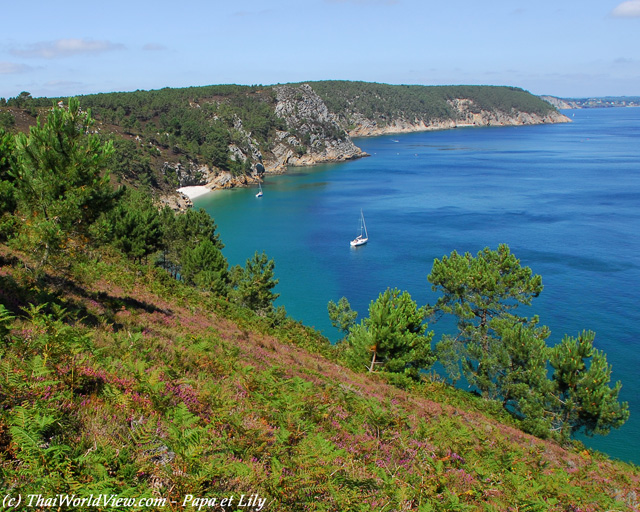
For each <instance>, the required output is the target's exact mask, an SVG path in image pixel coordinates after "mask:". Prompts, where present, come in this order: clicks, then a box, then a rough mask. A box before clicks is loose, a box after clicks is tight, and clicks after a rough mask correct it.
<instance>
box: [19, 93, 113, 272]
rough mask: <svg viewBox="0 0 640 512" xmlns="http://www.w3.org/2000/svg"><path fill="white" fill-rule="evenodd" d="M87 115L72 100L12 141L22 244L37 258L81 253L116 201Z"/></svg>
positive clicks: (104, 151) (104, 152)
mask: <svg viewBox="0 0 640 512" xmlns="http://www.w3.org/2000/svg"><path fill="white" fill-rule="evenodd" d="M92 122H93V121H92V119H91V115H90V113H88V112H83V111H82V110H81V109H80V105H79V103H78V100H77V99H74V98H72V99H70V100H69V106H68V108H63V107H54V108H53V109H52V110H51V111H50V112H49V113H48V115H47V119H46V121H45V122H44V123H42V122H41V121H40V119H38V123H37V125H36V126H33V127H31V129H30V131H29V135H26V134H24V133H20V134H18V135H17V136H16V160H17V161H16V165H15V166H14V169H13V177H14V178H15V182H14V185H15V187H16V194H15V195H16V200H17V211H18V215H19V216H20V217H22V218H24V220H25V223H24V225H23V229H22V234H23V237H22V242H23V244H25V245H26V247H28V248H31V249H32V250H34V251H35V252H36V253H37V254H38V256H39V259H40V261H39V266H42V265H44V264H45V263H46V262H47V261H48V260H49V257H50V256H51V255H55V254H59V253H61V252H66V251H68V250H69V249H76V250H79V249H82V247H83V246H84V245H86V243H87V242H88V241H89V239H90V226H91V224H92V223H94V222H95V221H96V220H97V219H98V218H99V217H100V215H101V214H103V213H104V212H106V211H108V210H109V209H110V208H111V207H112V206H113V202H114V200H115V198H116V196H117V193H116V192H114V190H113V187H112V186H111V185H110V183H109V173H108V172H107V169H106V166H107V162H108V158H109V156H110V155H111V153H112V151H113V148H112V145H111V144H110V143H107V144H103V143H102V142H101V141H100V138H99V137H98V135H90V134H89V128H90V126H91V125H92Z"/></svg>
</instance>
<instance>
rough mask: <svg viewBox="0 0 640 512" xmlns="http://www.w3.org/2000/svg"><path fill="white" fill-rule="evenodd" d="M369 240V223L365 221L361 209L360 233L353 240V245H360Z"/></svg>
mask: <svg viewBox="0 0 640 512" xmlns="http://www.w3.org/2000/svg"><path fill="white" fill-rule="evenodd" d="M368 241H369V234H368V233H367V225H366V224H365V223H364V214H363V213H362V210H360V234H359V235H358V236H357V237H355V238H354V239H353V240H351V242H350V243H351V247H358V246H359V245H364V244H366V243H367V242H368Z"/></svg>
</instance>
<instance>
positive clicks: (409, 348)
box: [346, 289, 435, 378]
mask: <svg viewBox="0 0 640 512" xmlns="http://www.w3.org/2000/svg"><path fill="white" fill-rule="evenodd" d="M426 315H427V312H426V310H425V309H424V308H419V307H418V306H417V304H416V302H415V301H414V300H412V299H411V295H409V293H408V292H406V291H405V292H400V290H398V289H393V290H391V289H387V290H386V291H385V292H383V293H381V294H380V295H379V296H378V299H377V300H376V301H375V302H373V301H372V302H371V304H370V305H369V317H368V318H366V319H364V320H363V321H362V322H361V323H360V324H359V325H356V326H355V327H353V328H352V329H351V330H350V332H349V335H348V336H347V339H346V343H348V346H349V350H348V358H349V359H350V360H351V363H352V364H353V365H354V366H356V367H360V368H362V367H363V366H366V367H367V368H368V370H369V371H374V370H376V369H381V370H383V371H388V372H395V373H405V374H407V375H409V376H410V377H412V378H418V376H419V371H420V370H423V369H428V368H430V367H431V365H432V364H433V363H434V362H435V357H434V356H433V353H432V351H431V339H432V337H433V333H432V332H429V333H427V332H426V329H427V325H426V324H425V323H424V321H425V318H426Z"/></svg>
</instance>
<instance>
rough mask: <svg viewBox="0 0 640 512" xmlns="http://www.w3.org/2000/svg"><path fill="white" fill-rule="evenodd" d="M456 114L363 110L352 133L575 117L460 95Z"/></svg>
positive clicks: (367, 134) (452, 104)
mask: <svg viewBox="0 0 640 512" xmlns="http://www.w3.org/2000/svg"><path fill="white" fill-rule="evenodd" d="M447 103H448V104H449V106H450V107H451V109H452V113H453V115H452V116H451V117H450V118H448V119H417V118H413V119H405V118H396V119H391V120H385V121H384V122H383V123H379V122H378V121H376V120H372V119H367V118H366V117H364V116H362V115H359V114H352V115H351V116H350V118H349V120H350V122H351V124H352V125H353V128H351V129H350V130H349V135H350V136H351V137H371V136H377V135H387V134H394V133H409V132H420V131H429V130H448V129H451V128H458V127H467V126H519V125H533V124H550V123H569V122H571V120H570V119H569V118H568V117H567V116H565V115H563V114H561V113H560V112H556V111H550V112H549V113H548V114H546V115H544V116H543V115H539V114H535V113H530V112H519V111H512V112H502V111H487V110H481V109H478V108H477V107H476V106H475V105H474V103H473V101H472V100H470V99H467V98H456V99H452V100H449V101H448V102H447Z"/></svg>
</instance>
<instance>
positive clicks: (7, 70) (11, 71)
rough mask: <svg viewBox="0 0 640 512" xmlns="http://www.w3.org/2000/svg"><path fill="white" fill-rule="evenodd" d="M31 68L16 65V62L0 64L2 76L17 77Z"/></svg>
mask: <svg viewBox="0 0 640 512" xmlns="http://www.w3.org/2000/svg"><path fill="white" fill-rule="evenodd" d="M30 69H31V68H30V67H29V66H25V65H24V64H16V63H15V62H0V75H15V74H18V73H25V72H27V71H29V70H30Z"/></svg>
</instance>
